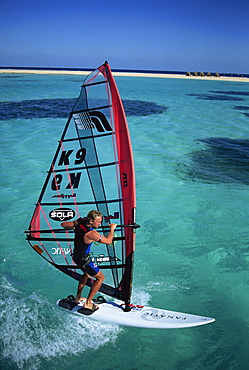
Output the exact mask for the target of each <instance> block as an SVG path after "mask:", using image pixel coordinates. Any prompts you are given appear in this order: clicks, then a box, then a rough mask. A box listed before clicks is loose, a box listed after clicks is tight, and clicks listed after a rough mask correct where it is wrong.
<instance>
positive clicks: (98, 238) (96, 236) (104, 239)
mask: <svg viewBox="0 0 249 370" xmlns="http://www.w3.org/2000/svg"><path fill="white" fill-rule="evenodd" d="M109 226H110V231H109V234H108V235H107V236H104V235H101V234H100V233H98V231H96V230H91V231H89V232H88V233H86V234H85V235H84V242H85V243H87V244H90V243H91V242H92V241H95V242H99V243H102V244H111V243H112V240H113V235H114V230H115V228H116V226H117V224H110V225H109Z"/></svg>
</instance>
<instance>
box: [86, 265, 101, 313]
mask: <svg viewBox="0 0 249 370" xmlns="http://www.w3.org/2000/svg"><path fill="white" fill-rule="evenodd" d="M93 278H94V279H95V282H94V283H93V285H92V287H91V289H90V292H89V294H88V297H87V299H86V302H85V304H84V307H85V308H90V309H92V307H93V303H92V299H93V297H94V296H95V294H96V293H97V292H98V291H99V289H100V287H101V285H102V283H103V281H104V279H105V276H104V274H103V273H102V271H99V272H98V273H97V274H96V275H94V276H93Z"/></svg>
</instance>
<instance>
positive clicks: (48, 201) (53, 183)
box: [26, 62, 139, 307]
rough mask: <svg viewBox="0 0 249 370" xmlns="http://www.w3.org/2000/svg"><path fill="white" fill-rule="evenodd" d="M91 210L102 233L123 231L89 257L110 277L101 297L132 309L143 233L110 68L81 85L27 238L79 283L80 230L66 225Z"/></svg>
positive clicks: (103, 67) (122, 114) (96, 246)
mask: <svg viewBox="0 0 249 370" xmlns="http://www.w3.org/2000/svg"><path fill="white" fill-rule="evenodd" d="M92 209H96V210H98V211H100V212H101V213H102V214H103V223H102V230H100V232H102V233H104V234H105V232H108V228H107V226H108V224H109V223H112V222H115V223H117V224H118V225H119V226H118V227H117V228H116V229H115V237H114V239H113V243H112V244H111V245H104V244H98V243H95V244H93V247H92V252H91V253H92V255H91V258H92V260H93V261H94V262H95V264H97V265H98V266H99V267H100V268H101V269H103V270H104V274H105V282H104V284H102V287H101V289H100V291H101V292H103V293H105V294H107V295H109V296H111V297H114V298H118V299H121V300H123V301H124V302H125V303H126V306H127V307H128V305H129V303H130V297H131V289H132V270H133V256H134V250H135V232H136V228H137V227H139V226H138V225H137V224H136V221H135V209H136V192H135V174H134V161H133V154H132V147H131V140H130V135H129V130H128V124H127V121H126V116H125V111H124V108H123V104H122V101H121V98H120V95H119V92H118V89H117V85H116V83H115V80H114V78H113V75H112V72H111V69H110V66H109V64H108V63H107V62H105V63H104V64H103V65H101V66H100V67H99V68H98V69H96V70H95V71H94V72H92V73H91V74H90V75H89V76H88V77H87V78H86V80H85V81H84V83H83V86H82V88H81V92H80V95H79V97H78V99H77V101H76V103H75V105H74V107H73V109H72V112H71V113H70V115H69V118H68V121H67V123H66V125H65V128H64V131H63V133H62V136H61V138H60V140H59V144H58V147H57V150H56V152H55V155H54V158H53V160H52V163H51V166H50V169H49V171H48V174H47V177H46V179H45V183H44V185H43V188H42V190H41V194H40V196H39V199H38V201H37V204H36V207H35V210H34V213H33V216H32V219H31V222H30V225H29V229H28V231H27V232H26V234H27V240H28V242H29V244H30V245H31V246H32V248H33V249H34V250H35V251H36V252H37V253H38V254H39V255H40V256H41V257H43V258H44V259H45V260H46V261H48V262H49V263H50V264H52V265H53V266H54V267H55V268H57V269H59V270H60V271H62V272H64V273H65V274H67V275H69V276H71V277H72V278H74V279H76V280H79V279H80V278H81V276H82V272H81V270H79V269H78V268H77V266H76V265H75V264H74V262H73V261H72V257H71V253H72V250H73V247H74V246H73V242H74V232H73V230H64V229H62V228H61V226H60V224H61V222H63V221H69V220H73V219H77V218H79V217H84V216H86V215H87V214H88V212H89V211H90V210H92ZM91 284H92V282H91V280H90V279H89V280H88V285H89V286H91Z"/></svg>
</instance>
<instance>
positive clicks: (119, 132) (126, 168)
mask: <svg viewBox="0 0 249 370" xmlns="http://www.w3.org/2000/svg"><path fill="white" fill-rule="evenodd" d="M98 69H99V71H100V72H101V73H102V74H103V75H104V76H105V77H106V79H107V80H108V82H109V86H110V90H111V95H112V108H113V115H114V125H115V133H116V143H117V152H118V161H119V168H120V184H121V190H122V199H123V208H124V223H125V224H127V225H131V224H133V223H134V222H135V220H134V209H135V207H136V192H135V175H134V173H135V171H134V161H133V154H132V147H131V140H130V135H129V130H128V124H127V121H126V116H125V112H124V107H123V104H122V101H121V98H120V95H119V92H118V89H117V86H116V83H115V80H114V78H113V75H112V73H111V70H110V67H109V65H108V63H105V64H104V65H102V66H101V67H99V68H98ZM125 235H126V240H127V247H126V256H128V255H130V253H131V252H133V251H134V239H135V233H134V231H133V229H132V228H130V227H129V228H125Z"/></svg>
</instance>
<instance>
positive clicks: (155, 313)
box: [141, 308, 187, 320]
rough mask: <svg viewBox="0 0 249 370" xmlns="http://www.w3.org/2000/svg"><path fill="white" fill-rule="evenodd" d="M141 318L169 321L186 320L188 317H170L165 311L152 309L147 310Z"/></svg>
mask: <svg viewBox="0 0 249 370" xmlns="http://www.w3.org/2000/svg"><path fill="white" fill-rule="evenodd" d="M141 318H142V319H144V320H151V319H154V320H160V319H168V320H186V319H187V317H186V316H177V315H169V314H166V313H165V312H164V311H163V310H158V309H156V308H152V309H149V310H146V311H145V312H143V313H142V315H141Z"/></svg>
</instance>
